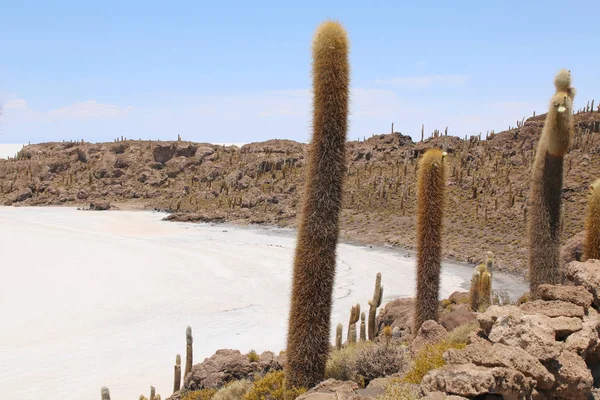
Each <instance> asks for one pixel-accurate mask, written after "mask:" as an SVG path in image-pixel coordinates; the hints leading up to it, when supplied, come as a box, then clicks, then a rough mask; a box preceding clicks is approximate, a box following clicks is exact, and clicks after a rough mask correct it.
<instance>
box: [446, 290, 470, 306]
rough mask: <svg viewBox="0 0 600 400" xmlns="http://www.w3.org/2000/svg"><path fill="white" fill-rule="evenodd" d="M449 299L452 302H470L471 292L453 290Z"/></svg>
mask: <svg viewBox="0 0 600 400" xmlns="http://www.w3.org/2000/svg"><path fill="white" fill-rule="evenodd" d="M448 300H450V302H451V303H452V304H468V303H469V292H453V293H452V294H451V295H450V297H448Z"/></svg>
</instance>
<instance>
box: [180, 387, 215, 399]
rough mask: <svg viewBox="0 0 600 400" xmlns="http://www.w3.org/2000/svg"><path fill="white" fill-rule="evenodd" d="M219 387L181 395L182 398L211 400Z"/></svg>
mask: <svg viewBox="0 0 600 400" xmlns="http://www.w3.org/2000/svg"><path fill="white" fill-rule="evenodd" d="M215 393H217V389H202V390H193V391H189V392H186V393H184V394H182V395H181V400H211V399H212V398H213V396H214V395H215Z"/></svg>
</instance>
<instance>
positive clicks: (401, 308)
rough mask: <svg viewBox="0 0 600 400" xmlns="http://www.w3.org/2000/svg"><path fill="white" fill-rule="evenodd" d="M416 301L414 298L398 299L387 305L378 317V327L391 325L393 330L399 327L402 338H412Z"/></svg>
mask: <svg viewBox="0 0 600 400" xmlns="http://www.w3.org/2000/svg"><path fill="white" fill-rule="evenodd" d="M414 306H415V301H414V299H412V298H403V299H396V300H394V301H390V302H389V303H387V304H386V305H385V306H384V307H383V309H382V310H381V311H380V312H379V315H378V316H377V320H376V324H377V327H381V326H384V325H389V326H391V327H392V330H393V329H394V328H396V327H398V330H399V331H400V336H401V337H402V338H410V337H411V336H412V324H413V314H414Z"/></svg>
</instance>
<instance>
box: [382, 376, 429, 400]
mask: <svg viewBox="0 0 600 400" xmlns="http://www.w3.org/2000/svg"><path fill="white" fill-rule="evenodd" d="M420 398H421V394H420V390H419V388H418V387H415V386H414V385H411V384H408V383H403V382H402V381H401V380H400V379H394V380H392V381H391V382H390V383H388V384H387V385H386V387H385V392H384V393H383V394H380V395H379V396H377V397H376V398H375V400H418V399H420Z"/></svg>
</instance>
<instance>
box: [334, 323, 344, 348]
mask: <svg viewBox="0 0 600 400" xmlns="http://www.w3.org/2000/svg"><path fill="white" fill-rule="evenodd" d="M343 330H344V325H342V324H338V325H337V328H336V331H335V348H336V349H337V350H341V349H342V334H343V332H342V331H343Z"/></svg>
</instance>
